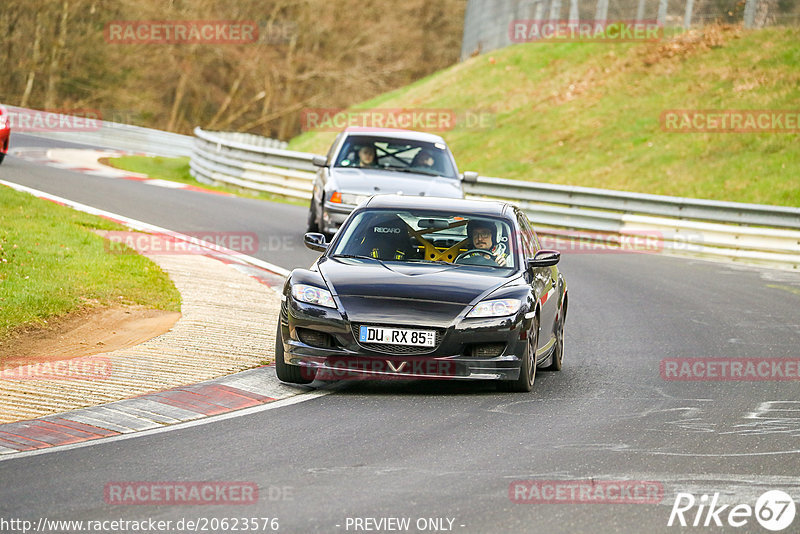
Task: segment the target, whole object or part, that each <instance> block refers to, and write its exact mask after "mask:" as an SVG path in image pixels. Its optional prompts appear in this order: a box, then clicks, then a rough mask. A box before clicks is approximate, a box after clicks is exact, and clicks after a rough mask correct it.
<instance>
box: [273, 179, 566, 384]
mask: <svg viewBox="0 0 800 534" xmlns="http://www.w3.org/2000/svg"><path fill="white" fill-rule="evenodd" d="M304 241H305V244H306V246H308V247H309V248H311V249H313V250H316V251H319V252H322V254H321V256H320V257H319V259H318V260H317V261H316V262H315V263H314V264H313V265H312V266H311V268H310V269H295V270H294V271H292V273H291V275H290V276H289V277H288V279H287V281H286V284H285V286H284V289H283V295H282V305H281V312H280V317H279V320H278V331H277V339H276V344H275V346H276V349H275V365H276V371H277V375H278V378H279V379H281V380H282V381H284V382H290V383H301V384H302V383H310V382H312V381H313V380H315V379H319V380H342V379H359V380H362V379H381V380H384V379H461V380H496V381H497V384H498V386H499V387H500V388H501V389H504V390H509V391H530V390H531V387H532V386H533V383H534V379H535V377H536V370H537V368H539V369H544V370H552V371H558V370H560V369H561V366H562V363H563V358H564V322H565V320H566V317H567V284H566V281H565V280H564V277H563V275H562V274H561V272H559V270H558V267H557V266H556V264H557V263H558V261H559V259H560V254H559V252H557V251H554V250H543V249H542V248H541V247H540V245H539V240H538V238H537V236H536V232H535V231H534V230H533V228H532V227H531V225H530V222H529V221H528V219H527V217H526V216H525V214H524V213H523V212H522V211H521V210H520V209H519V208H517V207H515V206H514V205H512V204H509V203H505V202H498V201H483V200H462V199H437V198H430V197H417V196H414V197H412V196H398V195H381V196H375V197H372V198H370V199H369V200H367V201H365V202H364V203H362V204H361V205H360V206H359V207H358V208H357V209H356V210H354V211H353V212H352V214H351V215H350V217H348V219H347V220H346V221H345V223H344V224H343V225H342V228H341V229H340V230H339V232H338V233H337V234H336V235H335V236H334V238H333V240H332V241H331V243H327V242H326V240H325V236H324V235H322V234H317V233H308V234H306V235H305V238H304Z"/></svg>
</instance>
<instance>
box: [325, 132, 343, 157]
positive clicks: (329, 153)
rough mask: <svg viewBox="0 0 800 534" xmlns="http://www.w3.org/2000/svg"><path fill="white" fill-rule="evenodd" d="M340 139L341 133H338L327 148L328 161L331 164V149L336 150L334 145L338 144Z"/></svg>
mask: <svg viewBox="0 0 800 534" xmlns="http://www.w3.org/2000/svg"><path fill="white" fill-rule="evenodd" d="M341 140H342V134H341V133H340V134H338V135H337V136H336V139H335V140H334V141H333V143H331V147H330V148H329V149H328V163H330V164H333V151H334V150H336V147H338V146H339V141H341Z"/></svg>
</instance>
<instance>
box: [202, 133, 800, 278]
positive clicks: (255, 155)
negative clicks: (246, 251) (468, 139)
mask: <svg viewBox="0 0 800 534" xmlns="http://www.w3.org/2000/svg"><path fill="white" fill-rule="evenodd" d="M236 135H240V134H231V133H219V132H207V131H204V130H202V129H200V128H196V129H195V141H194V151H193V154H192V160H191V168H192V174H193V175H194V176H195V177H196V178H197V179H198V180H200V181H201V182H205V183H225V184H230V185H234V186H238V187H242V188H245V189H252V190H256V191H267V192H270V193H273V194H277V195H283V196H286V197H290V198H296V199H309V198H310V197H311V184H312V181H313V179H314V170H315V168H314V165H313V164H312V158H313V156H314V154H309V153H305V152H295V151H290V150H285V149H284V148H283V147H277V146H275V144H276V142H275V141H273V140H264V138H260V139H259V138H254V137H253V136H250V137H246V138H244V137H238V138H237V137H236ZM464 190H465V195H466V196H467V197H471V198H495V199H504V200H511V201H513V202H514V203H516V204H518V205H519V206H520V207H522V208H523V209H524V210H525V212H526V213H527V214H528V217H529V218H530V219H531V222H533V223H534V224H535V225H536V227H537V229H538V230H539V231H540V233H545V234H547V233H552V234H554V235H563V231H560V230H557V229H563V228H567V229H570V230H577V231H583V232H586V231H589V232H595V233H599V234H601V235H602V234H605V233H611V234H618V235H637V234H641V233H646V234H648V235H653V234H654V233H655V234H658V235H659V236H660V238H659V241H660V242H661V246H663V248H664V249H666V250H668V251H671V252H675V253H686V254H691V255H696V256H707V257H717V258H719V257H724V258H728V259H731V260H739V261H743V262H747V263H760V264H767V265H772V266H779V267H782V268H789V269H800V209H798V208H787V207H781V206H765V205H760V204H744V203H739V202H718V201H711V200H699V199H691V198H680V197H668V196H660V195H649V194H643V193H629V192H624V191H609V190H605V189H594V188H589V187H576V186H563V185H554V184H542V183H533V182H523V181H519V180H508V179H504V178H489V177H480V178H478V181H477V182H476V183H464Z"/></svg>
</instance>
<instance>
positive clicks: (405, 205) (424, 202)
mask: <svg viewBox="0 0 800 534" xmlns="http://www.w3.org/2000/svg"><path fill="white" fill-rule="evenodd" d="M363 208H379V209H431V210H443V211H453V212H457V213H459V214H466V215H488V216H492V215H494V216H507V215H508V214H509V212H510V211H511V210H512V209H513V208H512V206H511V204H509V203H508V202H501V201H498V200H473V199H461V198H439V197H423V196H416V195H414V196H412V195H375V196H373V197H372V198H370V199H369V200H368V201H367V202H366V203H365V204H363V206H362V209H363Z"/></svg>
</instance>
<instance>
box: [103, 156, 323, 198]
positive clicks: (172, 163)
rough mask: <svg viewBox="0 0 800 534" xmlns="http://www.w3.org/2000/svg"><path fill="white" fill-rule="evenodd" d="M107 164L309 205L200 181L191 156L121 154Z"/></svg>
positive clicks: (231, 192) (174, 180) (223, 190)
mask: <svg viewBox="0 0 800 534" xmlns="http://www.w3.org/2000/svg"><path fill="white" fill-rule="evenodd" d="M101 163H104V164H106V165H110V166H112V167H114V168H117V169H122V170H124V171H130V172H138V173H141V174H146V175H147V176H149V177H150V178H158V179H160V180H170V181H173V182H180V183H182V184H187V185H193V186H197V187H203V188H205V189H211V190H212V191H220V192H223V193H230V194H232V195H236V196H239V197H245V198H258V199H261V200H268V201H270V202H282V203H284V204H294V205H296V206H308V201H307V200H298V199H290V198H286V197H282V196H280V195H273V194H270V193H264V192H255V191H249V190H247V189H242V188H239V187H233V186H225V185H208V184H204V183H202V182H198V181H197V180H196V179H195V178H194V177H193V176H192V175H191V174H190V173H189V158H187V157H182V158H165V157H162V156H155V157H149V156H121V157H118V158H106V159H104V160H102V161H101Z"/></svg>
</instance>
